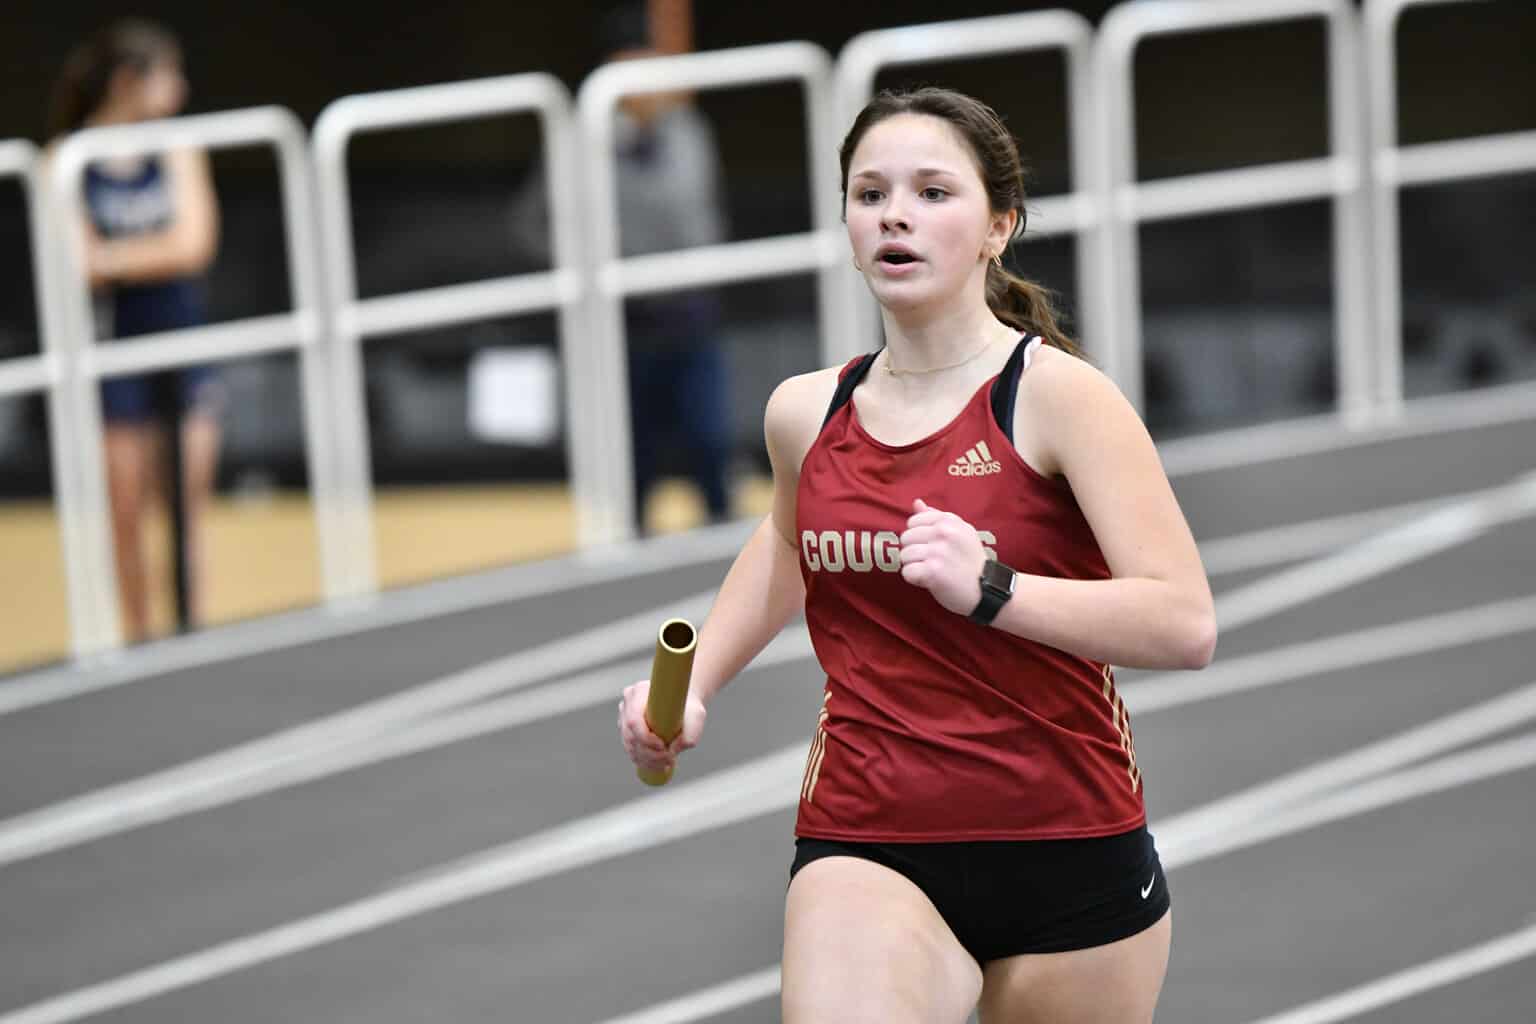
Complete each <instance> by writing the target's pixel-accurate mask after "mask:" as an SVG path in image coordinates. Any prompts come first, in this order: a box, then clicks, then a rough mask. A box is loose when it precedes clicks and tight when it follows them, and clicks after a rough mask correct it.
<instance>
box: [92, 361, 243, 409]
mask: <svg viewBox="0 0 1536 1024" xmlns="http://www.w3.org/2000/svg"><path fill="white" fill-rule="evenodd" d="M166 378H169V383H170V384H171V385H172V386H174V387H175V389H176V400H177V405H176V408H177V410H178V411H179V412H181V413H187V412H190V411H192V410H194V409H197V410H201V411H206V412H216V411H217V409H218V406H219V404H220V402H221V401H222V394H223V391H222V388H221V385H220V381H219V371H218V369H217V367H213V366H189V367H187V368H185V369H182V370H173V371H168V372H167V373H165V374H142V375H134V376H131V377H108V378H107V379H105V380H103V381H102V382H101V415H102V418H103V419H105V420H106V421H107V422H109V423H145V422H148V421H149V420H152V419H154V418H155V416H156V414H157V412H158V410H157V405H156V391H157V389H158V387H159V386H160V382H161V381H164V380H165V379H166Z"/></svg>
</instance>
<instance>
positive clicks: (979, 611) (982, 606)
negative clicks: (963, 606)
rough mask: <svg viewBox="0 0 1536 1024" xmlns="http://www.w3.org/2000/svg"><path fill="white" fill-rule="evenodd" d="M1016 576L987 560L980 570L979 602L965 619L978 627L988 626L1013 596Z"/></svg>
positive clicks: (1004, 567) (994, 561)
mask: <svg viewBox="0 0 1536 1024" xmlns="http://www.w3.org/2000/svg"><path fill="white" fill-rule="evenodd" d="M1017 581H1018V577H1017V574H1016V573H1015V572H1014V571H1013V570H1012V569H1010V568H1008V566H1006V565H1004V564H1002V563H1001V562H998V561H996V560H989V561H988V562H987V563H986V564H985V565H984V566H982V569H981V600H980V601H978V602H977V603H976V607H975V608H973V609H971V614H969V615H967V616H966V618H968V619H970V620H971V621H972V622H974V623H976V624H977V625H979V626H989V625H991V624H992V620H993V619H995V618H997V613H998V612H1000V611H1002V608H1003V605H1005V604H1007V603H1008V599H1009V598H1010V597H1012V596H1013V588H1014V585H1015V584H1016V583H1017Z"/></svg>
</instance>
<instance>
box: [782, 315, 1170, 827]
mask: <svg viewBox="0 0 1536 1024" xmlns="http://www.w3.org/2000/svg"><path fill="white" fill-rule="evenodd" d="M1032 349H1033V345H1031V346H1030V347H1029V348H1026V345H1025V343H1024V342H1023V341H1021V342H1020V343H1019V345H1018V346H1017V348H1016V349H1015V351H1014V354H1013V356H1012V358H1011V359H1010V360H1009V363H1008V366H1007V367H1005V369H1004V370H1003V372H1002V373H1000V374H998V376H996V377H994V378H992V379H991V380H989V381H987V382H986V383H984V384H983V385H982V386H981V387H980V388H978V389H977V391H976V393H975V394H974V395H973V396H972V397H971V399H970V401H969V402H967V403H966V405H965V407H964V408H963V409H962V410H961V411H960V413H959V414H958V415H957V416H955V418H954V419H953V420H951V421H950V422H949V423H948V424H947V425H946V426H944V427H942V428H941V429H939V430H937V431H935V432H934V433H932V434H930V435H929V436H927V437H925V438H923V439H922V440H919V441H916V442H913V443H911V444H905V445H888V444H885V443H882V442H881V441H878V440H876V439H875V438H874V437H872V436H871V435H869V434H868V433H867V432H865V430H864V429H863V427H862V426H861V425H860V423H859V421H858V414H857V412H856V410H855V408H854V405H853V402H852V401H851V400H850V398H849V396H851V393H852V387H853V386H854V385H855V384H856V382H857V380H858V379H859V377H861V376H862V375H863V374H865V373H867V372H868V368H869V364H870V361H871V360H872V357H869V356H865V357H861V358H860V359H856V360H853V361H852V362H850V363H849V364H848V365H847V366H845V367H844V368H843V371H842V373H841V374H840V375H839V380H840V386H839V390H838V396H837V398H835V399H834V402H833V408H832V410H831V411H830V413H829V416H828V418H827V420H826V422H825V423H824V425H823V427H822V430H821V433H820V434H819V436H818V437H817V438H816V440H815V442H814V443H813V444H812V445H811V447H810V450H809V451H808V452H807V453H806V455H805V459H804V460H803V462H802V465H801V469H800V484H799V492H798V495H797V509H796V532H797V535H798V538H797V539H798V541H799V544H800V569H801V574H802V576H803V578H804V580H805V587H806V602H805V611H806V621H807V625H808V627H809V629H810V635H811V640H812V643H813V645H814V647H815V650H816V655H817V658H818V660H819V661H820V663H821V665H822V668H823V669H824V671H825V672H826V673H827V685H826V692H825V694H824V697H823V704H822V708H821V713H820V718H819V721H818V724H817V728H816V734H815V738H814V739H813V741H812V743H811V749H810V753H809V756H808V758H807V762H806V769H805V776H804V779H803V783H802V786H801V793H800V808H799V816H798V820H797V822H796V828H795V832H796V834H797V835H800V836H807V837H815V838H822V839H849V840H863V841H870V842H903V841H914V842H950V841H965V840H987V839H995V840H1019V839H1055V838H1073V837H1090V836H1103V835H1112V834H1117V833H1121V832H1125V831H1128V830H1130V829H1134V828H1136V827H1138V826H1140V825H1142V824H1144V823H1145V821H1146V812H1145V807H1144V804H1143V800H1142V787H1141V775H1140V772H1139V770H1138V769H1137V766H1136V758H1135V747H1134V744H1133V742H1132V737H1131V731H1130V722H1129V718H1128V716H1127V713H1126V710H1125V704H1124V702H1123V701H1122V700H1121V699H1120V695H1119V693H1118V692H1117V690H1116V688H1115V684H1114V675H1113V672H1112V670H1111V669H1110V668H1109V666H1107V665H1104V664H1101V663H1099V662H1095V661H1091V660H1089V659H1086V658H1081V657H1078V656H1076V655H1072V654H1068V653H1065V652H1063V651H1060V650H1057V649H1056V648H1053V647H1050V646H1047V645H1045V644H1042V643H1038V642H1036V641H1033V640H1026V639H1023V638H1021V637H1016V636H1013V635H1012V634H1009V633H1005V632H1003V631H1002V630H1000V629H996V628H993V627H988V626H978V625H976V624H974V623H971V622H970V621H968V620H967V619H966V618H965V617H964V616H961V615H956V614H953V613H951V612H949V611H947V610H945V609H944V608H943V607H942V606H941V605H939V603H938V602H937V601H935V600H934V598H933V596H932V595H931V594H930V593H929V592H928V591H927V590H924V589H923V588H921V587H918V586H915V585H913V584H910V583H908V582H906V581H905V580H904V579H902V577H901V573H900V569H901V555H900V540H899V538H900V535H901V533H902V532H903V531H904V530H905V529H906V522H907V519H908V518H909V517H910V516H911V514H912V501H913V499H914V498H921V499H923V501H925V502H926V503H927V504H929V505H931V506H933V507H934V508H938V509H942V510H944V511H948V512H954V513H955V514H957V515H959V516H960V517H961V518H962V519H964V520H966V521H967V522H969V523H970V524H971V525H972V526H974V527H975V528H976V529H977V531H978V532H979V533H980V534H981V539H982V543H983V544H984V545H985V546H986V547H987V548H988V553H989V555H992V556H994V557H997V558H999V559H1000V560H1001V561H1002V562H1003V563H1004V564H1006V565H1009V566H1011V567H1012V568H1014V569H1016V570H1018V571H1019V572H1021V573H1028V574H1037V575H1042V576H1052V577H1061V578H1067V579H1082V580H1094V579H1108V578H1109V576H1110V572H1109V568H1108V566H1107V564H1106V563H1105V560H1104V556H1103V553H1102V552H1101V551H1100V549H1099V546H1098V543H1097V541H1096V540H1095V539H1094V536H1093V533H1092V530H1091V529H1090V528H1089V525H1088V523H1087V521H1086V520H1085V519H1084V517H1083V514H1082V511H1081V510H1080V509H1079V508H1078V505H1077V502H1076V500H1075V499H1074V498H1073V495H1072V491H1071V488H1070V487H1069V486H1068V484H1067V482H1066V481H1065V480H1060V479H1049V478H1046V477H1044V476H1042V475H1041V474H1039V473H1038V472H1036V471H1035V470H1034V469H1033V468H1031V467H1030V466H1029V465H1028V464H1026V463H1025V462H1024V460H1023V458H1022V457H1020V455H1019V454H1018V452H1017V451H1016V450H1015V449H1014V447H1013V443H1012V439H1011V436H1010V435H1011V433H1012V429H1011V427H1012V422H1013V421H1012V410H1013V404H1014V396H1015V394H1016V393H1017V387H1018V378H1019V374H1020V373H1021V372H1022V368H1023V366H1024V365H1026V360H1027V356H1028V354H1029V353H1030V352H1031V351H1032ZM994 385H995V386H994ZM839 402H840V403H841V404H839ZM1000 423H1003V424H1007V428H1006V429H1005V428H1004V427H1003V426H1001V425H1000ZM1022 599H1024V598H1022V597H1016V598H1014V600H1022Z"/></svg>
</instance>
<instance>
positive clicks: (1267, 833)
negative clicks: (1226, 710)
mask: <svg viewBox="0 0 1536 1024" xmlns="http://www.w3.org/2000/svg"><path fill="white" fill-rule="evenodd" d="M1533 765H1536V734H1527V735H1522V737H1519V738H1514V740H1508V742H1505V743H1496V745H1490V746H1487V748H1479V749H1475V751H1470V752H1464V754H1453V755H1450V757H1445V758H1441V760H1438V761H1430V763H1428V765H1421V766H1418V768H1412V769H1405V771H1401V772H1398V774H1395V775H1389V777H1385V778H1378V780H1372V781H1367V783H1358V785H1355V786H1352V788H1347V789H1344V791H1342V792H1338V794H1333V795H1330V797H1324V798H1322V800H1319V801H1316V803H1312V804H1309V806H1306V808H1301V809H1296V811H1290V812H1281V814H1278V815H1275V817H1272V818H1267V820H1263V821H1260V823H1256V824H1250V826H1247V827H1238V829H1233V831H1232V832H1230V834H1229V835H1227V837H1226V840H1224V841H1223V843H1213V844H1207V846H1204V847H1201V849H1178V847H1177V846H1175V847H1172V849H1170V847H1169V846H1167V844H1166V843H1164V831H1163V829H1158V831H1157V834H1158V858H1160V860H1161V861H1163V867H1164V870H1172V869H1177V867H1189V866H1190V864H1197V863H1200V861H1203V860H1210V858H1213V857H1220V855H1223V854H1227V852H1232V851H1236V849H1246V847H1249V846H1256V844H1260V843H1264V841H1267V840H1273V838H1281V837H1284V835H1290V834H1295V832H1303V831H1306V829H1312V827H1316V826H1319V824H1326V823H1329V821H1338V820H1341V818H1349V817H1355V815H1359V814H1367V812H1370V811H1378V809H1381V808H1385V806H1390V804H1395V803H1404V801H1409V800H1413V798H1416V797H1421V795H1428V794H1435V792H1442V791H1445V789H1453V788H1456V786H1465V785H1470V783H1475V781H1482V780H1485V778H1495V777H1498V775H1504V774H1508V772H1516V771H1521V769H1524V768H1530V766H1533ZM1533 953H1536V926H1531V927H1530V929H1525V930H1522V932H1516V933H1514V935H1510V936H1505V938H1502V940H1499V941H1498V943H1490V944H1488V946H1481V947H1478V949H1471V950H1467V952H1464V953H1458V955H1456V956H1448V958H1445V960H1444V961H1435V963H1433V964H1425V966H1424V967H1419V969H1415V970H1409V972H1402V975H1393V976H1392V978H1385V979H1382V981H1379V983H1376V984H1373V986H1366V987H1364V989H1356V990H1352V992H1347V993H1342V995H1339V996H1335V998H1333V999H1326V1001H1322V1003H1316V1004H1312V1006H1307V1007H1301V1009H1298V1010H1292V1013H1290V1015H1281V1016H1276V1018H1269V1019H1264V1021H1260V1022H1258V1024H1327V1022H1329V1021H1339V1019H1344V1018H1346V1016H1353V1015H1356V1013H1362V1012H1366V1010H1370V1009H1375V1007H1378V1006H1385V1004H1387V1003H1393V1001H1396V999H1401V998H1407V996H1409V995H1413V993H1416V992H1422V990H1425V989H1430V987H1435V986H1441V984H1450V983H1452V981H1458V979H1461V978H1465V976H1470V975H1473V973H1478V972H1482V970H1491V969H1495V967H1499V966H1502V964H1507V963H1513V961H1516V960H1521V958H1524V956H1530V955H1533ZM770 978H773V979H774V983H776V984H774V986H773V987H771V989H770V987H768V979H770ZM779 981H780V976H779V967H768V969H763V970H757V972H753V973H750V975H742V976H740V978H734V979H731V981H727V983H722V984H717V986H711V987H708V989H703V990H700V992H696V993H693V995H685V996H680V998H676V999H670V1001H667V1003H659V1004H656V1006H653V1007H648V1009H645V1010H639V1012H636V1013H630V1015H625V1016H619V1018H613V1019H608V1021H604V1022H602V1024H693V1022H694V1021H700V1019H705V1018H707V1016H711V1015H716V1013H728V1012H730V1010H736V1009H739V1007H743V1006H751V1004H753V1003H760V1001H763V999H770V998H773V996H776V995H779ZM700 1007H707V1010H703V1012H700V1010H699V1009H700ZM1346 1009H1347V1010H1349V1012H1341V1010H1346ZM1312 1013H1316V1016H1310V1015H1312ZM1329 1013H1338V1015H1336V1016H1330V1015H1329ZM1292 1015H1295V1016H1292ZM0 1024H6V1022H5V1021H3V1019H0Z"/></svg>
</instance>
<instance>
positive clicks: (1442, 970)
mask: <svg viewBox="0 0 1536 1024" xmlns="http://www.w3.org/2000/svg"><path fill="white" fill-rule="evenodd" d="M1532 956H1536V924H1533V925H1531V926H1530V927H1528V928H1522V929H1520V930H1519V931H1516V932H1511V933H1509V934H1508V935H1505V936H1502V937H1500V938H1497V939H1493V940H1492V941H1490V942H1484V943H1481V944H1479V945H1476V946H1472V947H1470V948H1468V949H1464V950H1462V951H1460V952H1458V953H1453V954H1451V955H1450V956H1445V957H1441V958H1440V959H1438V960H1431V961H1429V962H1428V963H1424V964H1419V965H1418V966H1417V967H1410V968H1408V969H1407V970H1404V971H1399V972H1398V973H1396V974H1391V975H1388V976H1387V977H1385V978H1381V979H1380V980H1378V981H1373V982H1371V983H1370V984H1368V985H1361V986H1360V987H1359V988H1353V989H1350V990H1349V991H1348V992H1340V993H1339V994H1338V995H1336V996H1330V997H1329V998H1327V999H1321V1000H1318V1001H1317V1002H1315V1003H1308V1004H1307V1005H1306V1006H1298V1007H1296V1008H1295V1009H1294V1010H1288V1011H1286V1012H1285V1013H1281V1014H1278V1015H1276V1016H1273V1017H1265V1018H1264V1019H1263V1020H1261V1021H1256V1022H1255V1024H1333V1022H1334V1021H1340V1020H1349V1019H1350V1018H1351V1017H1358V1016H1360V1015H1361V1014H1363V1013H1369V1012H1371V1011H1372V1010H1376V1009H1379V1008H1381V1007H1383V1006H1391V1005H1392V1004H1393V1003H1400V1002H1402V1001H1403V1000H1404V999H1409V998H1411V997H1413V996H1416V995H1419V994H1420V993H1423V992H1428V991H1430V990H1432V989H1437V988H1444V987H1445V986H1446V985H1454V984H1455V983H1456V982H1458V981H1463V980H1465V979H1467V978H1471V977H1474V976H1476V975H1479V974H1485V973H1487V972H1488V971H1493V970H1497V969H1498V968H1500V967H1504V966H1506V965H1508V964H1512V963H1517V962H1519V961H1521V960H1524V959H1526V958H1528V957H1532ZM673 1019H674V1020H681V1019H683V1018H673ZM686 1019H687V1020H690V1021H693V1020H698V1019H699V1018H697V1017H689V1018H686ZM647 1024H652V1022H651V1021H649V1020H647ZM655 1024H662V1021H661V1019H658V1020H657V1021H656V1022H655Z"/></svg>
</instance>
